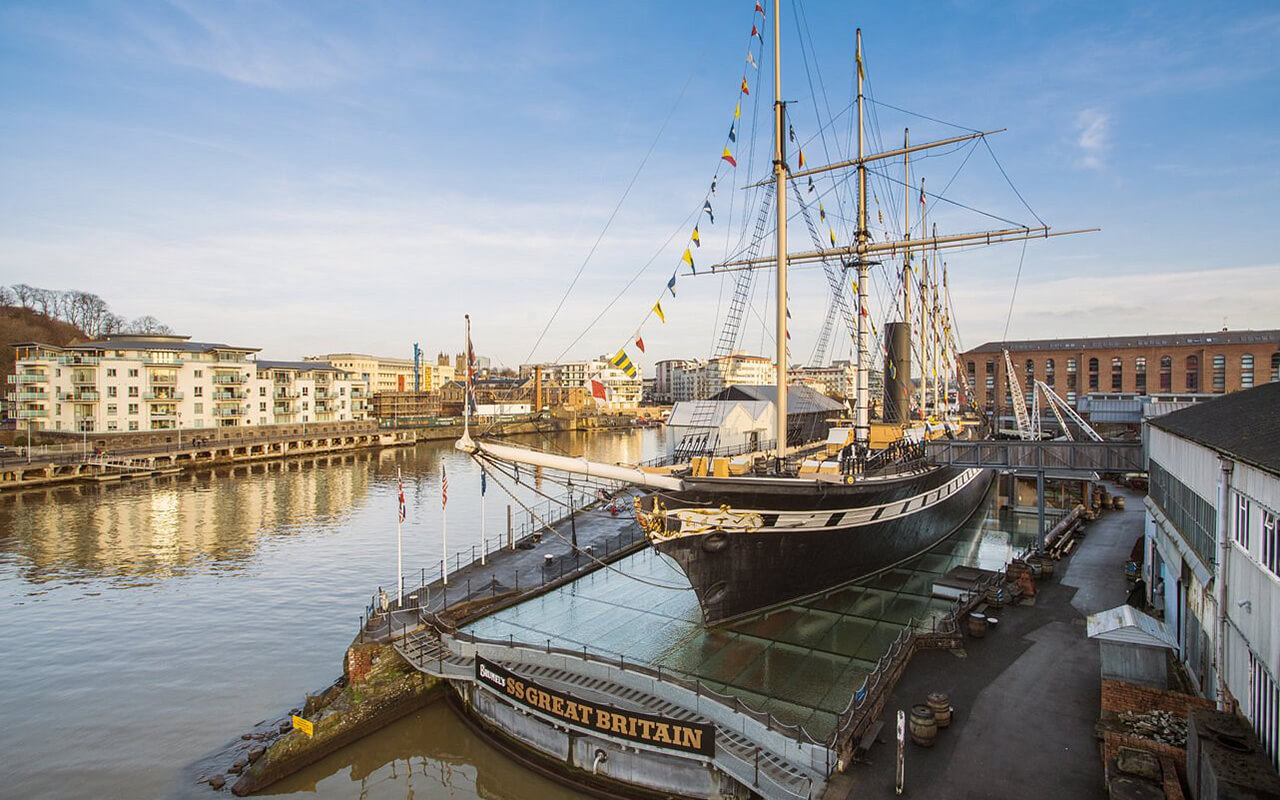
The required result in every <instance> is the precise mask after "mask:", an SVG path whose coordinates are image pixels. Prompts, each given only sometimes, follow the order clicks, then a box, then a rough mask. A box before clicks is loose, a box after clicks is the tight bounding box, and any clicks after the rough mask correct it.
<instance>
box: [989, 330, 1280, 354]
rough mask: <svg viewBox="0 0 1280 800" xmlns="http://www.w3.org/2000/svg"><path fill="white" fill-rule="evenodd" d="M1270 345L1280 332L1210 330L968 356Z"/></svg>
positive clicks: (1029, 344)
mask: <svg viewBox="0 0 1280 800" xmlns="http://www.w3.org/2000/svg"><path fill="white" fill-rule="evenodd" d="M1255 342H1256V343H1260V344H1269V345H1272V346H1275V347H1280V330H1269V331H1209V332H1207V333H1156V334H1149V335H1144V336H1093V337H1085V338H1080V339H1027V340H1023V341H1018V342H987V343H986V344H981V345H978V346H977V347H975V348H973V349H972V350H967V351H965V353H964V354H968V353H999V352H1000V351H1001V350H1002V349H1007V350H1008V351H1009V352H1010V353H1029V352H1038V351H1041V350H1068V351H1070V350H1115V349H1119V348H1122V347H1179V346H1187V345H1222V344H1251V343H1255Z"/></svg>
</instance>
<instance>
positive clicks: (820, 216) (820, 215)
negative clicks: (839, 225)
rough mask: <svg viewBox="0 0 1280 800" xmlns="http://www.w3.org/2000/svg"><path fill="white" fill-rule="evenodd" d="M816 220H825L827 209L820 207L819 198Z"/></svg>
mask: <svg viewBox="0 0 1280 800" xmlns="http://www.w3.org/2000/svg"><path fill="white" fill-rule="evenodd" d="M818 221H819V222H826V221H827V210H826V209H825V208H823V207H822V201H821V200H819V201H818Z"/></svg>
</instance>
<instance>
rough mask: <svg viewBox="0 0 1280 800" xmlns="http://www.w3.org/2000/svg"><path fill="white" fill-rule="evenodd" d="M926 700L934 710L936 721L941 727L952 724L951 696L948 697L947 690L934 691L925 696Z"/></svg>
mask: <svg viewBox="0 0 1280 800" xmlns="http://www.w3.org/2000/svg"><path fill="white" fill-rule="evenodd" d="M925 701H926V702H927V703H928V705H929V708H930V710H932V711H933V719H934V722H936V723H937V724H938V727H939V728H945V727H947V726H948V725H950V724H951V698H950V697H947V693H946V692H933V693H932V694H930V695H929V696H928V697H926V698H925Z"/></svg>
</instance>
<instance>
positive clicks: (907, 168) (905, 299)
mask: <svg viewBox="0 0 1280 800" xmlns="http://www.w3.org/2000/svg"><path fill="white" fill-rule="evenodd" d="M902 186H903V189H902V199H903V203H902V215H903V216H902V224H903V229H902V239H903V241H908V240H910V239H911V129H910V128H903V129H902ZM914 278H915V275H914V273H913V272H912V269H911V251H910V250H908V251H907V252H906V253H905V254H904V256H903V258H902V321H903V322H905V323H906V324H907V325H911V282H912V280H914ZM922 297H923V295H922ZM908 330H910V328H908ZM921 341H922V342H923V340H921ZM922 346H923V345H922ZM920 375H921V377H922V379H923V376H924V358H923V354H921V358H920ZM910 383H911V376H910V375H908V376H907V384H908V387H907V405H906V408H904V409H903V414H904V415H905V417H910V416H911V399H910V398H911V388H910ZM923 406H924V404H923V403H921V407H923ZM904 421H905V420H904Z"/></svg>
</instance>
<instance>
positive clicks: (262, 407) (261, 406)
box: [258, 403, 267, 424]
mask: <svg viewBox="0 0 1280 800" xmlns="http://www.w3.org/2000/svg"><path fill="white" fill-rule="evenodd" d="M258 410H259V411H266V410H267V404H266V403H258ZM263 424H266V423H263Z"/></svg>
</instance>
